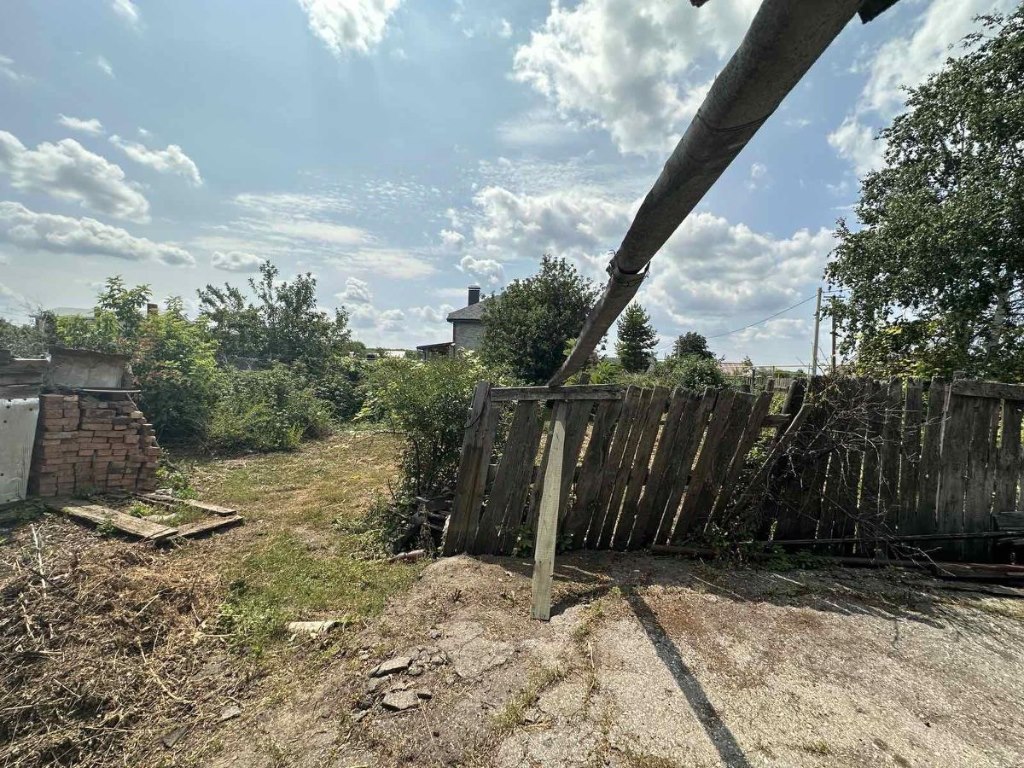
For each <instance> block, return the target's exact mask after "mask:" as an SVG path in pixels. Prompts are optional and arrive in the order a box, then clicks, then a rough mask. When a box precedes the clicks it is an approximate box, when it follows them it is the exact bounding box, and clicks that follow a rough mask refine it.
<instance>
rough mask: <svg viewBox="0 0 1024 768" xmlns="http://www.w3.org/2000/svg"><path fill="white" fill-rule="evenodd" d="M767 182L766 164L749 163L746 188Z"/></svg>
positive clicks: (754, 187)
mask: <svg viewBox="0 0 1024 768" xmlns="http://www.w3.org/2000/svg"><path fill="white" fill-rule="evenodd" d="M767 182H768V166H767V165H765V164H764V163H751V165H750V176H749V177H748V178H747V188H748V189H757V188H758V187H762V186H764V185H765V184H766V183H767Z"/></svg>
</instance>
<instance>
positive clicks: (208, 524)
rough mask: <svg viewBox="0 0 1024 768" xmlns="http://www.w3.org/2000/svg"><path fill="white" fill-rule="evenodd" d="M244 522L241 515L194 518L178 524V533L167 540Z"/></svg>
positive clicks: (197, 534)
mask: <svg viewBox="0 0 1024 768" xmlns="http://www.w3.org/2000/svg"><path fill="white" fill-rule="evenodd" d="M244 522H245V518H244V517H242V516H241V515H230V516H227V517H219V516H218V517H208V518H206V519H205V520H196V521H195V522H193V523H185V524H184V525H179V526H178V533H177V534H175V535H174V536H171V537H170V538H169V539H168V540H169V541H176V540H177V539H183V538H186V537H190V536H201V535H203V534H204V533H210V532H211V531H217V530H220V529H222V528H230V527H231V526H234V525H239V524H241V523H244Z"/></svg>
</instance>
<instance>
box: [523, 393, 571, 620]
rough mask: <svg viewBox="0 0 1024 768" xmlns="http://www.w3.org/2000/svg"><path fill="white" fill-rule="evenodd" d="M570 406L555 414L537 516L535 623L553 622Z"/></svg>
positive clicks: (556, 409)
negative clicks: (536, 620) (560, 506)
mask: <svg viewBox="0 0 1024 768" xmlns="http://www.w3.org/2000/svg"><path fill="white" fill-rule="evenodd" d="M567 410H568V403H567V402H566V401H565V400H559V401H557V402H556V403H555V405H554V408H553V409H552V414H551V422H552V426H551V449H550V450H549V451H548V452H547V453H548V461H547V466H546V467H545V469H544V490H543V494H542V496H541V500H540V511H539V513H538V515H537V541H536V543H535V545H534V548H533V611H532V615H533V618H535V619H540V620H541V621H547V620H548V619H550V618H551V581H552V578H553V576H554V570H555V542H556V541H557V539H558V502H559V499H560V497H561V487H562V464H563V457H564V453H565V419H566V411H567Z"/></svg>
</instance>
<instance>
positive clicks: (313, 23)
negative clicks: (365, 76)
mask: <svg viewBox="0 0 1024 768" xmlns="http://www.w3.org/2000/svg"><path fill="white" fill-rule="evenodd" d="M298 3H299V5H300V6H301V7H302V10H303V11H305V13H306V16H307V17H308V18H309V29H310V31H312V33H313V34H314V35H316V36H317V37H318V38H320V40H321V42H323V43H324V44H325V45H326V46H327V48H328V49H329V50H330V51H331V52H332V53H333V54H335V55H336V56H340V55H342V54H344V53H346V52H348V51H356V52H357V53H369V52H370V51H371V50H372V49H373V48H374V47H376V46H377V44H378V43H380V41H381V40H383V39H384V32H385V30H386V29H387V24H388V20H389V19H390V18H391V15H392V14H393V13H394V12H395V11H396V10H398V7H399V6H400V5H401V4H402V0H298Z"/></svg>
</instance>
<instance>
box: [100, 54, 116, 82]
mask: <svg viewBox="0 0 1024 768" xmlns="http://www.w3.org/2000/svg"><path fill="white" fill-rule="evenodd" d="M96 66H97V67H99V68H100V72H102V73H103V74H104V75H106V76H107V77H113V76H114V68H113V67H112V66H111V65H110V62H109V61H107V59H106V57H104V56H97V57H96Z"/></svg>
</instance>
